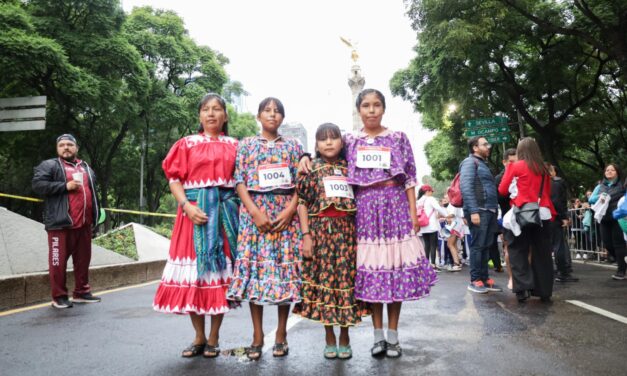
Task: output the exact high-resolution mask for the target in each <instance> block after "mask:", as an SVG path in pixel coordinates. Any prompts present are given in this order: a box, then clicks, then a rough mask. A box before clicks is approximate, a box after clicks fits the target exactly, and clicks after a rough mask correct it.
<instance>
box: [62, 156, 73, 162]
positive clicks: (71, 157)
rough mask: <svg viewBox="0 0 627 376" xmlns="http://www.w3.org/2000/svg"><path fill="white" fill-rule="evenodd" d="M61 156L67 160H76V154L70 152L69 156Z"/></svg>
mask: <svg viewBox="0 0 627 376" xmlns="http://www.w3.org/2000/svg"><path fill="white" fill-rule="evenodd" d="M61 158H62V159H63V160H65V161H66V162H74V161H75V160H76V154H70V156H69V157H64V156H63V155H61Z"/></svg>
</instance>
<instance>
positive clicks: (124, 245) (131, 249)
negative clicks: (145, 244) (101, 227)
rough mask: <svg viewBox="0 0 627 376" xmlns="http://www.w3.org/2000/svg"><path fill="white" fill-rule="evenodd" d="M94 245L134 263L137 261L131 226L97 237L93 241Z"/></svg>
mask: <svg viewBox="0 0 627 376" xmlns="http://www.w3.org/2000/svg"><path fill="white" fill-rule="evenodd" d="M94 243H95V244H96V245H99V246H100V247H102V248H105V249H108V250H110V251H113V252H115V253H118V254H120V255H122V256H126V257H128V258H131V259H133V260H135V261H137V260H139V256H138V255H137V245H136V244H135V234H134V233H133V226H132V225H129V226H126V227H123V228H121V229H117V230H113V231H111V232H109V233H107V234H104V235H102V236H99V237H97V238H95V239H94Z"/></svg>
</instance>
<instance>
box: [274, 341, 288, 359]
mask: <svg viewBox="0 0 627 376" xmlns="http://www.w3.org/2000/svg"><path fill="white" fill-rule="evenodd" d="M289 353H290V348H289V347H287V341H285V342H280V343H275V344H274V346H272V356H274V357H275V358H281V357H284V356H286V355H287V354H289Z"/></svg>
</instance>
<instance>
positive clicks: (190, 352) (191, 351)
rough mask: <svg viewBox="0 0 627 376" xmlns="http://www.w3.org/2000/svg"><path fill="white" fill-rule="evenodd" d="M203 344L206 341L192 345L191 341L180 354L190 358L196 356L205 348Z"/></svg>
mask: <svg viewBox="0 0 627 376" xmlns="http://www.w3.org/2000/svg"><path fill="white" fill-rule="evenodd" d="M205 345H206V343H201V344H200V345H194V344H193V343H192V344H191V345H189V346H187V347H186V348H184V349H183V352H182V353H181V356H182V357H183V358H191V357H194V356H198V355H200V354H202V352H203V350H204V349H205Z"/></svg>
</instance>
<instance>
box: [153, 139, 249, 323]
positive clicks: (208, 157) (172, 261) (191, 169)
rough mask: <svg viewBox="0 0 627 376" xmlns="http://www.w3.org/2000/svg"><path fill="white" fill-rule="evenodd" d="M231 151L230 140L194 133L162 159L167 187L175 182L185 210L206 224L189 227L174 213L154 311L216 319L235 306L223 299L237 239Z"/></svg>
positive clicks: (234, 142)
mask: <svg viewBox="0 0 627 376" xmlns="http://www.w3.org/2000/svg"><path fill="white" fill-rule="evenodd" d="M236 151H237V140H236V139H234V138H231V137H227V136H223V135H221V136H219V137H208V136H205V135H204V134H197V135H191V136H187V137H184V138H182V139H180V140H178V141H177V142H176V143H175V144H174V145H173V146H172V148H171V149H170V152H169V153H168V155H167V156H166V158H165V159H164V160H163V164H162V167H163V171H164V172H165V175H166V177H167V179H168V180H169V182H170V183H172V182H177V181H178V182H181V184H182V185H183V188H184V189H185V192H186V195H187V198H188V200H189V203H188V204H187V205H190V204H191V205H200V206H201V208H202V209H203V211H205V213H207V215H208V216H209V221H208V223H207V224H206V225H204V226H195V225H194V224H193V223H192V221H191V220H189V218H187V217H186V216H185V215H184V213H183V210H182V209H181V208H180V207H179V208H178V210H177V213H176V219H175V222H174V228H173V230H172V239H171V241H170V252H169V255H168V260H167V263H166V266H165V268H164V270H163V276H162V277H161V283H160V285H159V288H158V289H157V293H156V294H155V298H154V302H153V308H154V309H155V310H156V311H160V312H169V313H180V314H185V313H196V314H206V315H217V314H221V313H225V312H227V311H228V310H229V308H231V307H233V306H236V304H234V303H233V302H229V301H227V299H226V290H227V288H228V286H229V283H230V282H231V275H232V258H233V257H234V254H233V253H234V252H232V251H231V250H235V241H236V236H237V223H236V221H237V206H238V203H237V201H235V199H236V196H235V193H234V190H233V187H234V186H235V180H234V179H233V170H234V168H235V156H236ZM233 213H234V214H235V215H234V216H233ZM233 217H234V218H233ZM228 218H232V219H234V221H231V222H230V223H229V222H228V221H225V219H228ZM198 255H200V258H199V257H198Z"/></svg>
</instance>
